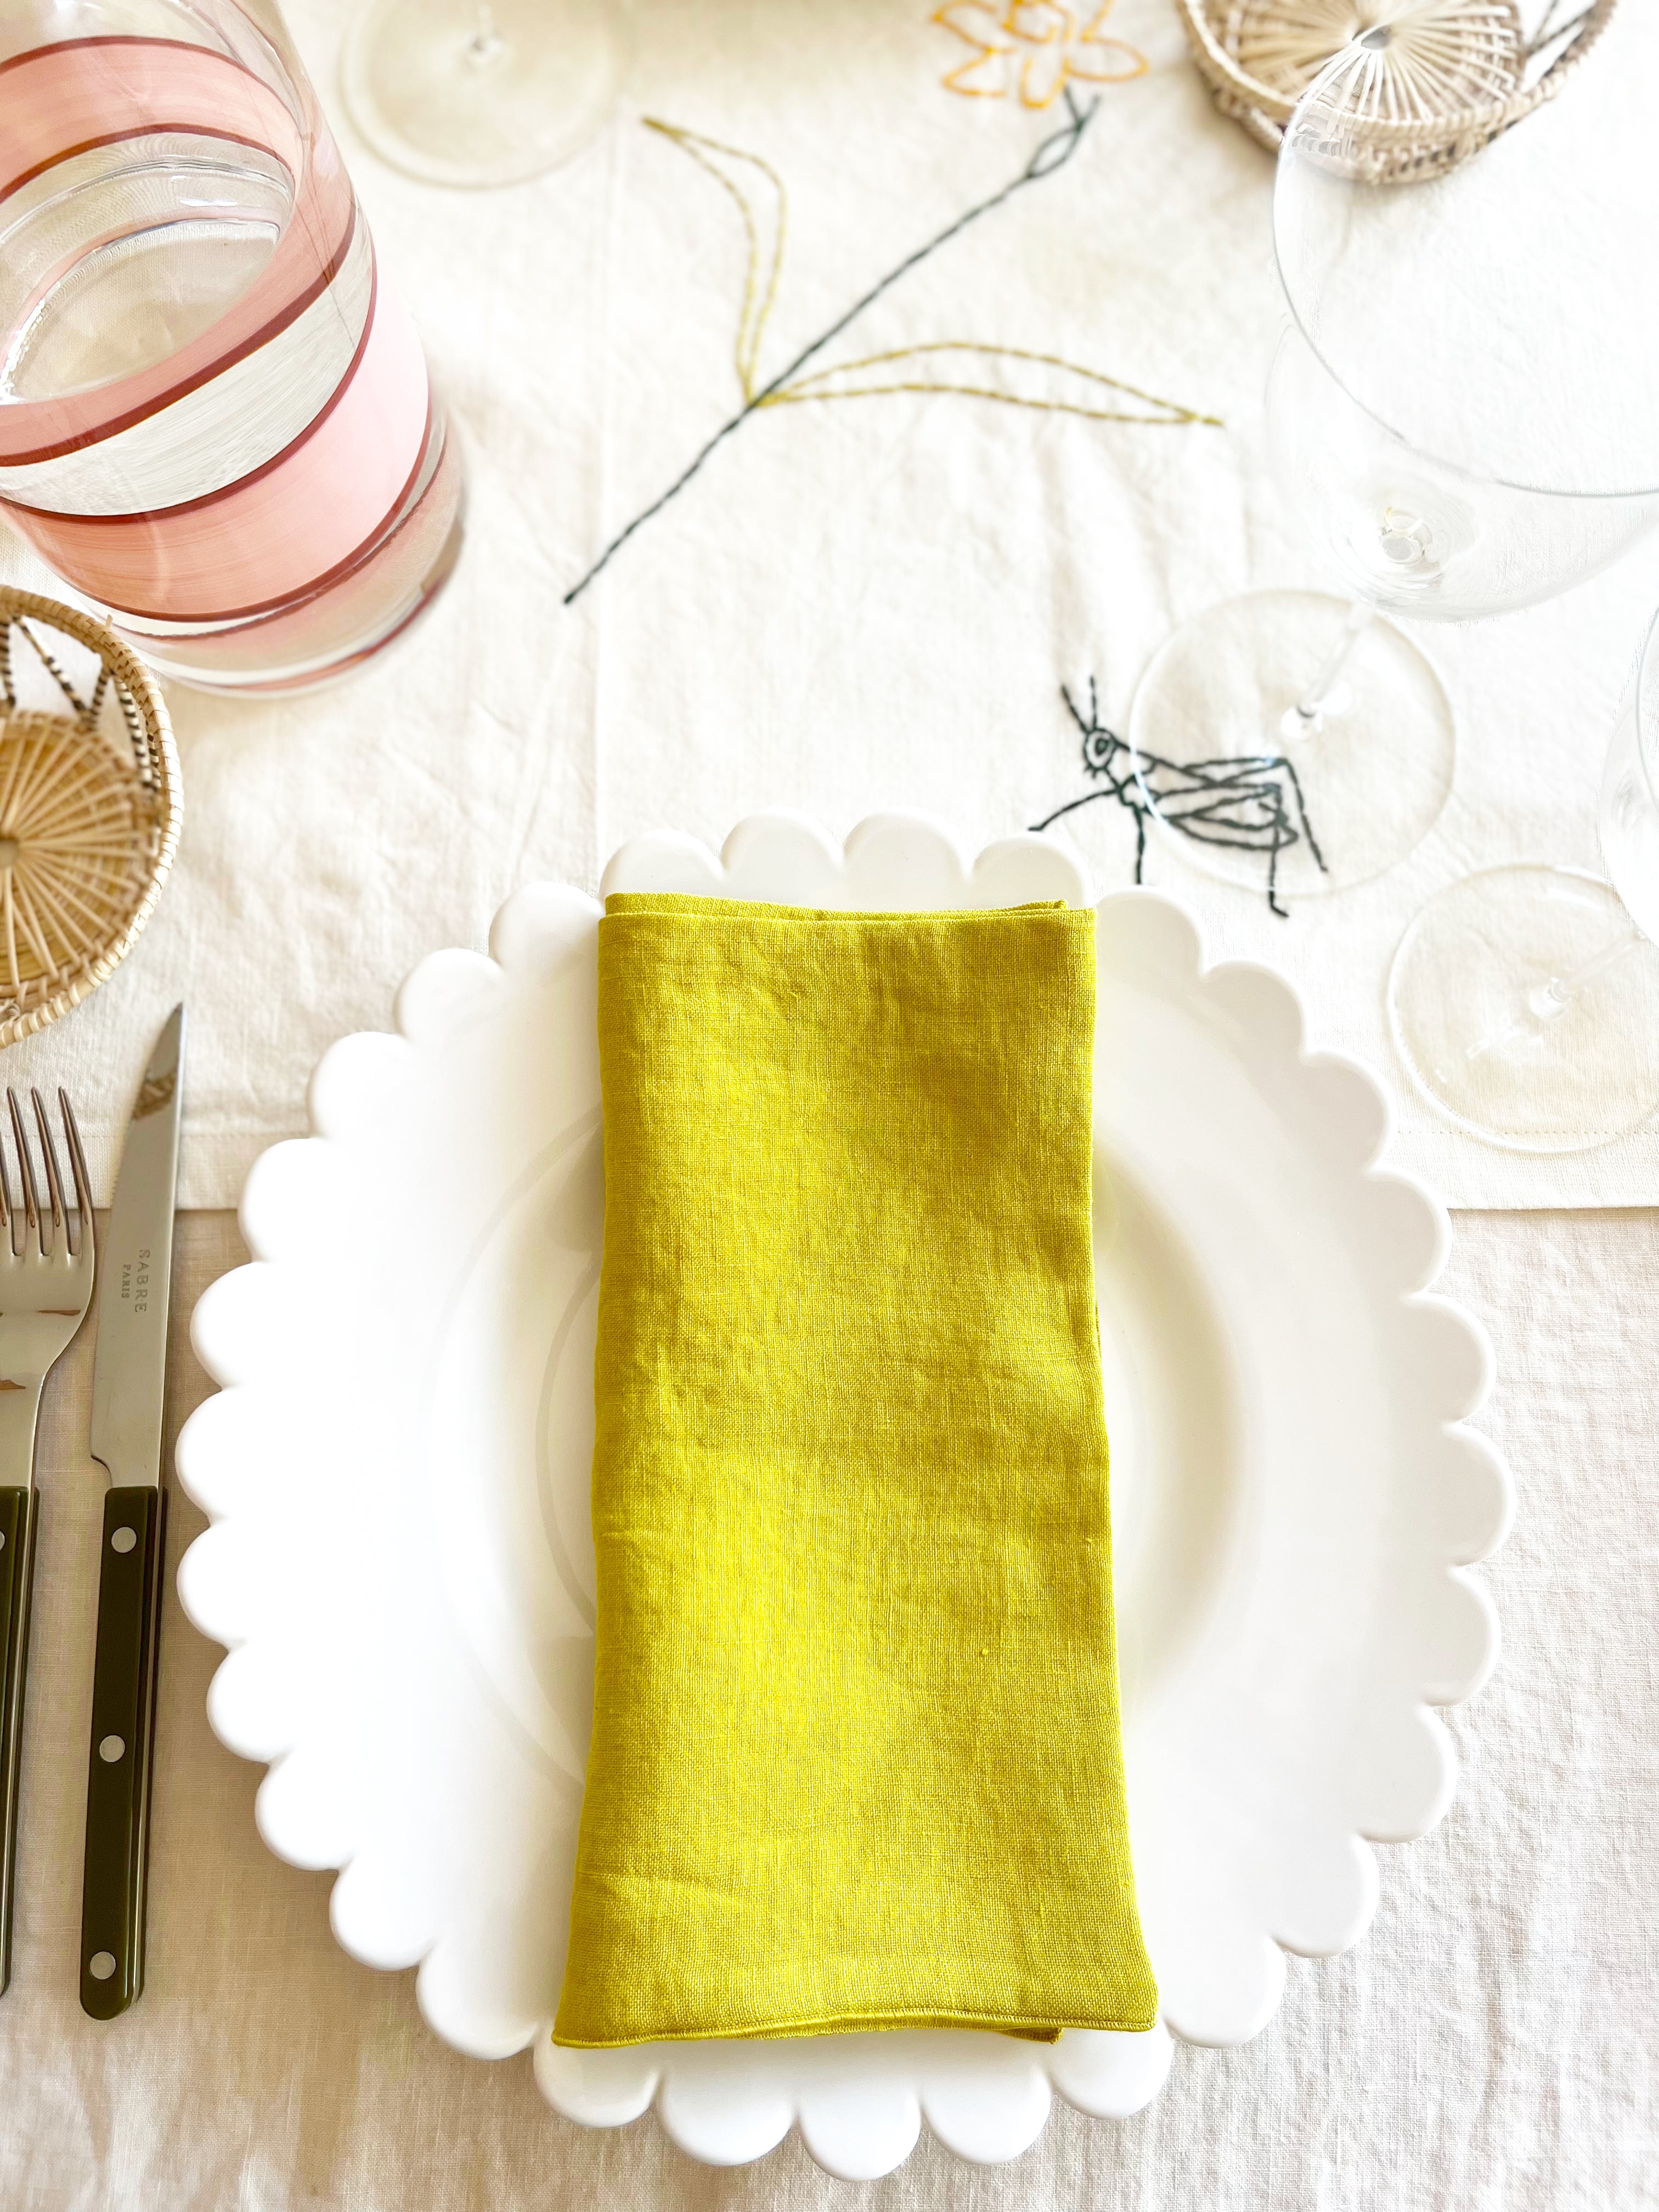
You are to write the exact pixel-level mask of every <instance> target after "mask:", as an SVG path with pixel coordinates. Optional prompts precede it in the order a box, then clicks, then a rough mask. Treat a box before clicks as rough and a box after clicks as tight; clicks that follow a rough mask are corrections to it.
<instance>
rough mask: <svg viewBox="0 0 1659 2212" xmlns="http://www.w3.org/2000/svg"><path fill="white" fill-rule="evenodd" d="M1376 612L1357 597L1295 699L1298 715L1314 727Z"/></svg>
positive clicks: (1280, 695) (1282, 695)
mask: <svg viewBox="0 0 1659 2212" xmlns="http://www.w3.org/2000/svg"><path fill="white" fill-rule="evenodd" d="M1375 613H1376V608H1375V607H1373V606H1371V605H1369V604H1368V603H1367V602H1366V601H1365V600H1364V599H1356V600H1355V602H1354V604H1353V605H1352V606H1351V607H1350V608H1349V609H1348V615H1347V619H1346V622H1345V623H1343V625H1342V635H1340V637H1339V638H1338V639H1337V641H1336V643H1335V644H1334V646H1333V647H1331V649H1330V651H1329V653H1328V654H1327V655H1326V657H1325V660H1324V663H1323V665H1322V667H1321V669H1320V671H1319V673H1318V675H1317V676H1316V677H1315V678H1314V680H1313V682H1312V683H1311V684H1310V685H1309V686H1308V688H1307V690H1305V691H1304V693H1303V695H1302V696H1301V697H1300V698H1299V699H1298V700H1297V702H1296V711H1297V714H1298V716H1299V717H1300V718H1301V720H1303V721H1304V722H1305V723H1307V724H1309V725H1310V726H1311V725H1312V724H1314V723H1315V722H1316V721H1317V720H1319V717H1320V715H1321V714H1322V713H1323V711H1324V708H1325V706H1326V703H1327V702H1328V700H1329V698H1330V696H1331V693H1332V691H1333V690H1334V689H1335V687H1336V679H1337V678H1338V677H1339V676H1340V675H1341V673H1342V671H1343V670H1344V669H1345V668H1346V666H1347V665H1348V655H1349V654H1350V653H1352V651H1353V649H1354V647H1355V646H1356V645H1357V644H1358V641H1359V638H1360V635H1361V633H1362V632H1363V631H1364V629H1366V628H1367V626H1368V625H1369V623H1370V620H1371V617H1372V616H1373V615H1375ZM1284 696H1285V695H1284V693H1283V692H1282V691H1281V692H1280V693H1279V697H1280V698H1281V699H1282V698H1283V697H1284Z"/></svg>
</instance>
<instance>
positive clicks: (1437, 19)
mask: <svg viewBox="0 0 1659 2212" xmlns="http://www.w3.org/2000/svg"><path fill="white" fill-rule="evenodd" d="M1176 6H1177V7H1178V8H1179V9H1180V11H1181V17H1182V23H1183V25H1184V26H1185V28H1186V32H1187V39H1188V45H1189V46H1191V47H1192V50H1193V58H1194V61H1196V63H1197V64H1198V66H1199V70H1200V73H1201V74H1202V76H1203V77H1204V80H1205V82H1206V84H1207V85H1208V86H1209V88H1210V90H1211V92H1212V94H1214V96H1215V101H1216V105H1217V106H1218V107H1219V108H1220V109H1221V111H1222V112H1223V113H1224V114H1225V115H1231V116H1233V117H1234V118H1237V121H1239V122H1240V123H1242V124H1243V125H1244V127H1245V129H1246V130H1247V131H1249V132H1250V134H1251V136H1252V137H1255V138H1259V139H1260V140H1261V143H1262V144H1263V145H1264V146H1268V147H1271V148H1273V149H1274V150H1275V151H1276V150H1277V149H1278V145H1279V136H1280V133H1281V132H1282V131H1283V130H1284V127H1285V124H1286V123H1287V122H1288V121H1289V120H1290V115H1291V108H1292V107H1293V106H1295V105H1296V102H1297V100H1299V99H1300V97H1301V96H1302V94H1304V92H1305V91H1306V90H1307V88H1308V87H1309V86H1310V84H1311V83H1312V82H1313V81H1314V78H1315V77H1316V76H1317V75H1318V74H1319V71H1320V70H1322V68H1323V67H1324V66H1325V64H1326V63H1327V62H1328V61H1330V60H1331V59H1332V58H1334V56H1335V55H1337V54H1339V53H1340V52H1342V50H1343V49H1344V48H1345V47H1346V46H1353V45H1355V44H1357V43H1359V42H1363V43H1364V46H1366V48H1367V50H1368V52H1369V53H1370V57H1371V63H1372V66H1371V67H1370V70H1369V72H1368V74H1367V76H1366V77H1365V78H1364V80H1363V81H1361V80H1356V84H1357V86H1358V91H1359V92H1360V93H1361V94H1362V95H1363V99H1364V106H1363V108H1362V109H1361V110H1359V111H1358V112H1356V115H1355V118H1354V128H1355V145H1354V149H1353V150H1354V151H1355V152H1357V154H1358V163H1357V167H1358V171H1359V173H1361V174H1363V175H1364V177H1366V178H1367V179H1369V180H1370V181H1371V182H1373V183H1376V184H1394V183H1407V182H1409V181H1410V180H1411V179H1413V178H1418V177H1431V176H1437V175H1438V174H1440V173H1441V172H1442V171H1443V170H1446V169H1449V168H1452V167H1455V165H1456V164H1457V163H1458V162H1459V161H1463V160H1464V159H1466V158H1467V156H1468V155H1470V154H1474V153H1476V152H1478V151H1479V149H1480V148H1481V147H1482V146H1485V145H1487V144H1489V143H1490V142H1491V141H1492V139H1494V138H1496V137H1498V135H1499V133H1500V132H1502V131H1507V130H1508V129H1509V127H1510V125H1511V124H1512V123H1518V122H1519V121H1520V120H1521V118H1522V116H1525V115H1529V114H1530V113H1531V112H1532V111H1533V109H1534V108H1535V107H1537V106H1541V104H1542V103H1543V102H1544V101H1545V100H1548V99H1550V98H1552V97H1553V94H1555V93H1556V92H1558V91H1559V89H1560V87H1561V85H1562V83H1563V82H1564V81H1565V77H1566V76H1567V74H1568V72H1569V71H1570V70H1571V69H1573V68H1574V67H1575V66H1576V64H1577V63H1578V62H1579V61H1581V60H1582V59H1583V57H1584V55H1585V54H1587V53H1588V52H1589V50H1590V48H1591V47H1592V46H1594V45H1595V41H1596V40H1597V39H1598V38H1599V37H1600V36H1601V33H1602V31H1603V30H1604V29H1605V27H1606V26H1607V20H1608V18H1609V17H1610V16H1611V15H1612V14H1613V6H1614V0H1582V4H1567V3H1566V0H1554V4H1551V5H1549V6H1547V8H1546V10H1545V13H1544V14H1543V15H1542V16H1541V18H1540V19H1539V21H1537V23H1536V24H1535V26H1534V28H1533V30H1532V32H1531V33H1530V35H1528V33H1526V32H1525V31H1524V30H1523V28H1522V21H1521V16H1520V14H1519V12H1518V11H1517V9H1516V4H1515V0H1176Z"/></svg>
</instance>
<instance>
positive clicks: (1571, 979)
mask: <svg viewBox="0 0 1659 2212" xmlns="http://www.w3.org/2000/svg"><path fill="white" fill-rule="evenodd" d="M1643 941H1644V940H1643V937H1642V933H1641V931H1640V930H1639V929H1637V928H1634V927H1632V928H1631V929H1629V930H1627V931H1626V933H1625V935H1624V936H1623V937H1616V938H1614V939H1613V943H1612V944H1611V945H1603V946H1602V948H1601V951H1599V952H1596V953H1593V954H1592V955H1591V956H1590V957H1589V959H1588V960H1581V961H1580V962H1579V963H1578V965H1577V967H1576V968H1569V969H1568V970H1567V972H1566V974H1565V975H1551V976H1549V977H1547V979H1546V980H1545V981H1543V982H1541V983H1534V985H1533V987H1532V988H1531V989H1530V990H1529V991H1528V993H1527V994H1526V1001H1525V1003H1526V1012H1525V1013H1524V1014H1523V1015H1522V1016H1521V1017H1520V1018H1517V1019H1516V1020H1515V1021H1512V1022H1506V1023H1505V1024H1504V1027H1503V1028H1502V1029H1501V1030H1492V1031H1490V1032H1489V1033H1488V1034H1487V1035H1486V1036H1483V1037H1480V1038H1478V1039H1477V1040H1476V1041H1475V1042H1474V1044H1472V1045H1471V1046H1470V1047H1469V1048H1468V1057H1469V1059H1471V1060H1480V1058H1482V1057H1483V1055H1484V1054H1486V1053H1489V1052H1495V1051H1496V1050H1497V1048H1498V1046H1499V1045H1502V1044H1508V1043H1509V1042H1510V1040H1511V1039H1512V1038H1515V1037H1521V1036H1528V1034H1530V1033H1531V1032H1532V1031H1534V1030H1537V1029H1538V1028H1540V1027H1541V1025H1542V1024H1544V1023H1546V1022H1553V1021H1554V1020H1555V1018H1557V1016H1558V1015H1560V1014H1565V1012H1566V1011H1567V1008H1568V1007H1569V1006H1571V1004H1572V1002H1573V1000H1575V999H1576V998H1577V996H1578V994H1579V993H1580V992H1581V991H1582V990H1583V987H1584V986H1585V984H1586V983H1593V982H1594V981H1595V978H1596V977H1597V976H1598V975H1605V974H1606V973H1607V969H1609V968H1613V967H1615V966H1617V964H1618V963H1619V962H1620V961H1621V960H1624V959H1626V958H1628V957H1629V956H1630V954H1631V953H1632V952H1634V951H1635V950H1636V948H1637V946H1638V945H1640V944H1641V943H1642V942H1643Z"/></svg>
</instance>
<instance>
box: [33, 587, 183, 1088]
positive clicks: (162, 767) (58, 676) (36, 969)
mask: <svg viewBox="0 0 1659 2212" xmlns="http://www.w3.org/2000/svg"><path fill="white" fill-rule="evenodd" d="M183 815H184V804H183V798H182V794H181V793H180V789H179V758H178V755H177V753H176V751H175V750H174V749H173V727H172V725H171V723H170V722H169V721H168V720H167V708H166V706H165V705H164V703H163V702H162V698H161V692H160V691H159V690H157V688H156V684H155V678H153V677H152V676H150V674H149V671H147V670H146V669H145V668H144V667H143V665H142V663H141V662H140V661H138V660H137V659H136V658H135V656H134V655H133V654H132V653H131V652H130V651H129V650H128V648H127V647H125V645H123V644H122V643H121V641H120V640H119V639H118V637H116V636H115V635H113V633H112V631H110V630H108V629H106V628H105V627H104V625H103V623H100V622H98V621H95V620H94V618H93V617H91V616H90V615H85V614H82V613H80V612H79V611H77V610H76V609H75V608H73V607H66V606H64V605H60V604H59V603H58V601H57V600H56V599H41V598H39V597H38V596H37V595H36V594H35V593H33V592H18V591H11V590H9V589H6V588H4V587H0V1046H3V1045H9V1044H15V1042H17V1040H18V1039H19V1038H20V1037H25V1036H31V1035H32V1034H33V1032H34V1031H35V1030H40V1029H44V1028H45V1027H46V1024H47V1023H48V1022H52V1021H56V1020H57V1018H58V1015H59V1014H61V1013H64V1012H67V1011H68V1009H69V1008H70V1007H71V1006H78V1005H79V1004H80V1002H81V1000H82V999H84V998H85V997H86V996H87V994H88V992H91V991H94V990H96V989H97V987H98V986H99V984H100V983H101V982H102V981H104V979H105V978H106V976H107V975H110V974H111V973H112V971H113V969H115V968H116V967H117V966H118V964H119V963H120V962H121V961H122V960H124V959H125V957H126V955H127V953H128V951H130V950H131V945H132V943H133V940H134V939H135V938H136V937H137V934H138V933H139V931H140V930H141V929H142V928H143V926H144V924H145V923H146V922H147V921H149V916H150V913H151V910H152V908H154V907H155V902H156V900H157V899H158V898H159V897H160V896H161V885H162V884H163V883H164V882H165V881H166V880H167V870H168V869H169V868H170V867H171V866H172V865H173V854H174V853H175V851H176V850H177V849H178V844H179V825H180V823H181V822H182V819H183Z"/></svg>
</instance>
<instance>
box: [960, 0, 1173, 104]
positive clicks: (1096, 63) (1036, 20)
mask: <svg viewBox="0 0 1659 2212" xmlns="http://www.w3.org/2000/svg"><path fill="white" fill-rule="evenodd" d="M1113 4H1114V0H1105V4H1104V5H1103V7H1102V8H1101V9H1100V10H1099V12H1098V13H1097V15H1095V16H1094V17H1093V19H1092V20H1091V21H1090V22H1089V23H1087V24H1086V25H1085V26H1083V27H1079V23H1078V19H1077V17H1076V16H1075V15H1073V12H1072V10H1071V9H1070V8H1069V7H1067V6H1066V5H1065V4H1064V0H1012V5H1011V6H1009V7H1006V8H1004V9H1000V10H999V9H996V8H994V7H992V6H990V5H988V4H987V0H945V6H944V7H942V8H936V9H934V11H933V15H932V17H931V18H930V21H933V22H935V23H938V24H939V25H941V26H942V27H943V28H944V29H945V30H947V31H949V32H950V33H951V35H952V37H953V38H957V39H960V40H962V41H963V44H964V45H965V46H971V47H972V48H973V49H974V52H973V58H972V59H971V60H969V61H965V62H959V63H958V64H957V66H956V68H955V69H953V70H947V71H946V72H945V77H944V80H943V82H944V84H945V89H946V90H947V91H949V92H957V93H961V94H963V97H964V98H966V99H969V100H1004V99H1006V98H1007V97H1008V95H1009V94H1011V93H1015V92H1017V93H1018V97H1019V102H1020V105H1021V106H1022V107H1031V108H1043V107H1051V106H1053V105H1054V101H1055V100H1058V99H1059V98H1060V94H1061V93H1062V92H1064V91H1065V89H1066V86H1067V85H1068V84H1127V83H1129V82H1131V81H1132V80H1133V78H1135V77H1138V76H1145V75H1146V71H1147V69H1148V67H1149V66H1150V64H1148V62H1147V59H1146V55H1145V54H1143V53H1141V52H1139V49H1138V48H1136V47H1134V46H1130V45H1128V44H1127V42H1126V41H1125V40H1122V39H1109V38H1107V37H1105V36H1104V35H1103V31H1102V25H1103V23H1104V22H1105V21H1106V18H1107V17H1108V16H1109V15H1110V14H1111V12H1112V8H1113Z"/></svg>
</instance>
